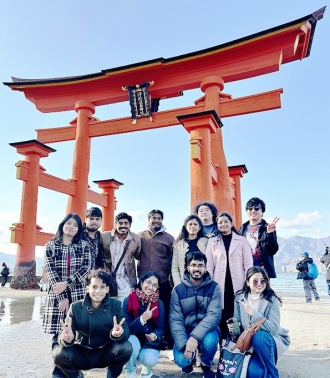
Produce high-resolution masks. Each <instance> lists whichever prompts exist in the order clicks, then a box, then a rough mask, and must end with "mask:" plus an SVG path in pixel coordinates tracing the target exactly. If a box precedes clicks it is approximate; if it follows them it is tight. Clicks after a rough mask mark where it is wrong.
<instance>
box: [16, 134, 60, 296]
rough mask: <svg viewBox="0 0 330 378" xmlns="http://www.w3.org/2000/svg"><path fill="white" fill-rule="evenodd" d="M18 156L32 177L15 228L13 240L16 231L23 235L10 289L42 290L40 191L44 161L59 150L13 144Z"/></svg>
mask: <svg viewBox="0 0 330 378" xmlns="http://www.w3.org/2000/svg"><path fill="white" fill-rule="evenodd" d="M10 145H11V146H12V147H15V148H16V149H17V152H18V153H19V154H21V155H24V156H25V161H23V162H19V163H17V164H16V166H17V167H18V168H19V166H20V165H21V164H22V165H23V164H24V165H27V166H28V172H29V174H28V175H27V177H26V180H25V181H24V182H23V189H22V200H21V214H20V222H19V223H18V224H14V225H13V226H14V227H12V228H11V230H12V239H13V238H15V235H13V234H15V230H17V231H20V234H21V240H20V241H19V242H18V244H17V252H16V261H15V269H14V274H13V278H12V280H11V282H10V287H11V288H14V289H21V290H29V289H38V288H39V285H38V283H37V282H36V262H35V245H36V231H38V230H40V227H39V226H37V201H38V187H39V170H40V169H43V168H42V167H40V165H39V163H40V158H41V157H47V156H48V155H49V153H50V152H54V151H55V150H54V149H52V148H50V147H47V146H46V145H44V144H42V143H40V142H38V141H36V140H29V141H26V142H18V143H10Z"/></svg>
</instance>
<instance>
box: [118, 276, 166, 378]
mask: <svg viewBox="0 0 330 378" xmlns="http://www.w3.org/2000/svg"><path fill="white" fill-rule="evenodd" d="M159 284H160V276H159V274H158V273H156V272H151V271H150V272H146V273H145V274H143V275H142V276H141V277H140V279H139V282H138V284H136V285H135V287H134V288H133V289H132V291H131V293H130V294H129V296H128V297H127V298H126V299H124V303H123V309H124V316H125V319H126V323H127V324H128V326H129V329H130V332H131V336H130V337H129V339H128V341H129V342H130V343H131V344H132V347H133V353H132V356H131V358H130V360H129V361H128V362H127V364H126V365H125V378H136V369H137V359H139V361H140V363H141V364H142V369H141V374H140V378H150V377H152V369H153V368H154V366H155V365H156V364H157V363H158V357H159V354H160V350H161V348H162V345H161V339H162V337H163V335H164V328H165V310H164V305H163V302H162V301H161V300H160V299H159Z"/></svg>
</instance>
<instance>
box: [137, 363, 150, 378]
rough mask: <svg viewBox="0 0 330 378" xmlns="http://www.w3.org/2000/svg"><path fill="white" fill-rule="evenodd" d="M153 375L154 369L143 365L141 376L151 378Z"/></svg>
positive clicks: (141, 377)
mask: <svg viewBox="0 0 330 378" xmlns="http://www.w3.org/2000/svg"><path fill="white" fill-rule="evenodd" d="M151 377H152V369H149V368H148V367H147V366H144V365H143V367H142V369H141V375H140V378H151Z"/></svg>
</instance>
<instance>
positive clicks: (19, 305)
mask: <svg viewBox="0 0 330 378" xmlns="http://www.w3.org/2000/svg"><path fill="white" fill-rule="evenodd" d="M45 297H46V293H44V292H40V291H38V290H33V291H21V290H13V289H10V288H9V287H5V288H1V290H0V340H1V347H2V348H1V353H0V367H1V368H0V377H1V378H2V377H4V378H5V377H6V378H16V377H17V378H21V377H23V376H27V377H33V378H34V377H36V378H37V377H38V378H47V377H50V376H51V371H52V359H51V351H50V344H51V338H52V335H48V334H45V333H43V332H42V329H41V324H42V320H41V317H42V313H43V308H42V307H43V306H44V303H45ZM329 314H330V297H329V296H326V297H325V296H324V297H321V301H320V302H313V303H311V304H309V303H306V302H305V299H304V298H302V297H283V306H282V312H281V325H282V326H283V327H286V328H288V329H289V330H290V336H291V346H290V349H289V351H288V352H287V353H286V354H285V356H284V357H283V358H282V359H281V360H280V361H279V363H278V368H279V371H280V377H281V378H282V377H283V378H287V377H296V378H314V377H318V378H325V377H328V376H329V371H330V353H329V350H330V332H329V327H328V323H329ZM312 330H313V331H312ZM217 361H218V353H217V355H216V358H215V362H217ZM138 373H139V370H138ZM84 375H85V377H86V378H101V377H105V376H106V369H94V370H91V371H88V372H84ZM138 376H139V375H138ZM179 376H180V369H179V368H178V367H177V366H176V365H175V363H174V362H173V361H170V360H169V359H168V358H167V357H166V356H165V352H161V357H160V361H159V364H158V365H157V366H156V368H155V369H154V376H153V377H155V378H156V377H179ZM123 377H124V374H122V375H121V378H123ZM190 377H191V378H197V377H202V372H201V370H200V368H195V370H194V373H193V374H192V375H191V376H190Z"/></svg>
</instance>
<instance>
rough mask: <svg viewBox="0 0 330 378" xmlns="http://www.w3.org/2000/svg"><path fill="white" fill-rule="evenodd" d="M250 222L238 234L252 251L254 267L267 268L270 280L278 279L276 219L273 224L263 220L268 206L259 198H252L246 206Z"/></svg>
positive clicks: (243, 225)
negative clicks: (275, 262) (275, 261)
mask: <svg viewBox="0 0 330 378" xmlns="http://www.w3.org/2000/svg"><path fill="white" fill-rule="evenodd" d="M245 209H246V212H247V215H248V217H249V221H248V222H246V223H244V224H242V226H241V227H240V228H239V229H238V234H239V235H242V236H245V237H246V240H247V241H248V242H249V244H250V246H251V250H252V257H253V265H254V266H262V267H263V268H265V270H266V272H267V273H268V276H269V277H270V278H275V277H276V272H275V266H274V255H275V253H276V252H277V251H278V243H277V236H276V222H277V221H278V220H279V219H280V218H278V217H275V218H274V219H273V220H272V222H271V223H269V224H268V223H267V222H266V221H265V220H264V219H262V218H263V215H264V212H265V210H266V205H265V202H264V201H263V200H261V199H260V198H257V197H253V198H251V199H250V200H249V201H248V202H247V204H246V206H245Z"/></svg>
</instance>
